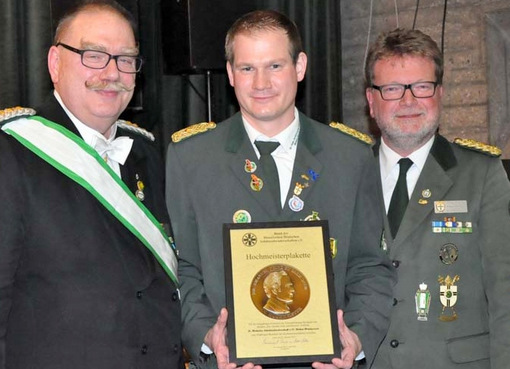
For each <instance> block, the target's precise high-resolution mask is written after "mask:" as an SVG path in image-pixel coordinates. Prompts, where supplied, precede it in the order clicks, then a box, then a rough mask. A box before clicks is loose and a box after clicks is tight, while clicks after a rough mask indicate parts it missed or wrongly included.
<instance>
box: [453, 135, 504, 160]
mask: <svg viewBox="0 0 510 369" xmlns="http://www.w3.org/2000/svg"><path fill="white" fill-rule="evenodd" d="M453 142H454V143H455V144H457V145H459V146H460V147H463V148H465V149H469V150H473V151H478V152H481V153H482V154H485V155H489V156H493V157H498V156H501V153H502V151H501V149H500V148H499V147H497V146H491V145H487V144H484V143H483V142H479V141H475V140H471V139H467V138H456V139H455V140H453Z"/></svg>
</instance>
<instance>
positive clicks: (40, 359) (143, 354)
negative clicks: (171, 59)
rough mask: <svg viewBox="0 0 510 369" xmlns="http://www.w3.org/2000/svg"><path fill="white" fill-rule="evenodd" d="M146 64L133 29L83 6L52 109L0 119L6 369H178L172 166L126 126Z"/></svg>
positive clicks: (60, 56) (101, 0)
mask: <svg viewBox="0 0 510 369" xmlns="http://www.w3.org/2000/svg"><path fill="white" fill-rule="evenodd" d="M141 65H142V59H141V57H140V56H139V51H138V46H137V43H136V41H135V26H134V22H133V19H132V16H131V15H130V14H129V13H128V12H127V11H126V10H125V9H124V8H123V7H121V6H120V5H119V4H118V3H116V2H114V1H109V0H92V1H84V2H80V3H79V4H77V5H76V6H75V7H73V8H72V9H70V10H69V11H68V13H67V14H66V15H64V17H63V18H62V19H61V20H60V22H59V25H58V28H57V31H56V35H55V41H54V44H53V46H51V48H50V49H49V53H48V69H49V72H50V76H51V80H52V82H53V85H54V88H55V89H54V92H53V93H52V95H51V96H50V98H49V99H48V101H47V102H46V103H45V104H44V105H43V106H42V107H41V108H40V109H37V111H36V112H34V111H33V110H32V109H22V108H13V109H6V110H4V111H0V126H1V128H2V132H0V158H1V159H0V178H2V191H0V204H1V207H0V224H1V231H0V368H1V369H6V368H39V369H49V368H52V369H55V368H62V369H64V368H65V369H68V368H75V369H80V368H83V369H85V368H96V369H101V368H104V369H106V368H151V369H157V368H161V369H162V368H179V367H181V366H182V355H181V352H182V349H181V344H180V335H181V332H180V301H179V300H180V297H179V292H178V290H177V283H178V282H177V278H176V265H177V261H176V256H175V252H174V249H173V242H171V239H169V237H168V236H167V232H169V231H170V229H171V228H170V224H169V219H168V215H167V212H166V208H165V202H164V178H163V173H164V172H163V165H162V160H161V158H160V156H159V154H158V152H157V150H156V147H155V146H154V144H153V142H152V141H153V139H154V138H153V136H152V135H151V134H150V133H149V132H146V131H144V130H142V129H139V128H136V127H134V126H132V125H129V124H127V123H125V122H123V121H119V120H118V117H119V115H120V114H121V113H122V112H123V111H124V109H125V108H126V106H127V105H128V103H129V101H130V99H131V97H132V96H133V90H134V87H135V78H136V74H137V73H138V72H139V71H140V68H141ZM165 231H166V232H165Z"/></svg>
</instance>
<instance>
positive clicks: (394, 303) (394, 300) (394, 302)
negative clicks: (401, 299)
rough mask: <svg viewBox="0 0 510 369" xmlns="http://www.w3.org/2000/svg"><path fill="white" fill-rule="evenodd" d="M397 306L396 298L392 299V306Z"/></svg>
mask: <svg viewBox="0 0 510 369" xmlns="http://www.w3.org/2000/svg"><path fill="white" fill-rule="evenodd" d="M397 304H398V300H397V299H396V298H393V306H395V305H397Z"/></svg>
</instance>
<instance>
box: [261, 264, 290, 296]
mask: <svg viewBox="0 0 510 369" xmlns="http://www.w3.org/2000/svg"><path fill="white" fill-rule="evenodd" d="M284 275H287V276H288V274H287V272H285V271H284V270H280V271H278V272H271V273H269V274H268V275H267V276H266V278H265V279H264V292H265V294H266V296H267V297H271V291H272V290H273V288H276V289H278V290H280V289H281V288H282V277H283V276H284Z"/></svg>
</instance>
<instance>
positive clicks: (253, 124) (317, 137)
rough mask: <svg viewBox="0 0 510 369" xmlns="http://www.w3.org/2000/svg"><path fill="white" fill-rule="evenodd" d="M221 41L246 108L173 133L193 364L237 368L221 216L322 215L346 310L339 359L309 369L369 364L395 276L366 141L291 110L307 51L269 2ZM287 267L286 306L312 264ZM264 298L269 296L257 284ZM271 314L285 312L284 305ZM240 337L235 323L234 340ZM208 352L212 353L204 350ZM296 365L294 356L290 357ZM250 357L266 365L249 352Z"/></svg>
mask: <svg viewBox="0 0 510 369" xmlns="http://www.w3.org/2000/svg"><path fill="white" fill-rule="evenodd" d="M225 49H226V59H227V63H226V67H227V72H228V76H229V80H230V84H231V85H232V86H233V87H234V90H235V93H236V96H237V99H238V102H239V105H240V110H241V111H240V112H239V113H237V114H235V115H234V116H232V117H231V118H229V119H227V120H226V121H224V122H221V123H219V124H218V125H216V124H214V123H200V124H198V125H194V126H191V127H188V128H185V129H184V130H182V131H180V132H177V133H176V134H174V135H173V136H172V140H173V143H172V144H170V145H169V148H168V154H167V192H166V194H167V204H168V207H169V212H170V218H171V219H172V224H173V225H174V231H175V238H176V243H177V244H178V245H179V249H180V265H179V278H180V281H181V283H182V284H181V295H182V298H183V304H182V306H183V323H184V326H183V343H184V345H185V347H186V349H187V351H188V352H189V354H190V355H191V358H192V360H193V362H194V363H195V364H196V365H198V366H205V365H209V364H211V365H212V364H216V361H217V363H218V366H219V367H221V368H233V367H235V366H236V363H235V362H229V357H228V349H227V346H226V342H227V337H226V328H225V327H226V322H227V311H226V309H222V308H223V307H224V306H225V303H226V295H227V293H228V292H229V291H226V288H225V268H226V265H224V262H223V237H222V227H223V224H227V223H242V222H244V223H250V222H253V223H255V222H257V223H258V222H275V224H276V225H277V224H278V222H283V221H297V222H300V223H307V222H301V221H307V220H311V221H312V222H309V224H312V223H314V222H313V220H322V221H326V220H327V221H328V222H329V236H330V237H331V239H330V240H329V239H328V243H330V245H331V254H332V269H333V274H334V290H335V295H336V301H334V302H333V306H334V310H335V309H341V310H339V313H338V316H337V315H336V314H335V312H334V311H333V317H334V320H335V321H336V320H337V319H338V326H339V330H340V332H334V336H335V337H337V338H338V334H339V333H340V338H341V343H342V353H341V357H337V358H334V359H333V360H332V364H331V363H330V364H324V363H321V362H318V361H317V362H314V363H313V366H314V367H316V368H319V367H340V368H350V367H352V365H353V363H354V359H355V358H356V357H357V356H358V355H359V354H361V355H360V356H359V357H360V358H362V357H363V355H364V356H365V357H366V360H367V362H368V363H370V362H371V361H372V360H373V357H374V355H375V352H376V350H377V347H378V345H379V343H380V342H381V340H382V339H383V337H384V334H385V332H386V327H387V324H388V314H389V311H390V309H391V303H392V299H391V296H392V293H391V292H392V285H393V282H394V272H393V271H392V268H391V266H390V264H389V261H388V260H387V258H386V257H385V255H384V253H383V252H382V251H381V249H380V239H381V233H382V216H381V214H380V212H378V211H377V209H378V204H377V201H379V200H378V198H377V197H376V196H375V195H376V194H375V193H374V191H373V188H374V186H375V184H376V177H375V174H374V173H373V172H372V173H371V172H369V171H366V170H365V169H366V164H367V163H369V162H370V161H371V152H370V149H369V145H368V144H367V142H362V141H368V142H369V141H370V140H369V139H368V138H367V137H365V136H364V135H363V134H361V133H359V132H355V131H354V130H352V129H349V128H347V127H345V126H343V125H340V124H336V126H337V127H339V128H338V129H335V128H332V127H328V126H327V125H323V124H320V123H318V122H315V121H313V120H312V119H310V118H308V117H306V116H305V115H303V114H302V113H300V112H299V111H298V110H297V109H296V107H295V96H296V91H297V85H298V82H300V81H301V80H303V78H304V76H305V72H306V65H307V56H306V54H305V53H304V52H303V50H302V46H301V40H300V36H299V31H298V30H297V28H296V26H295V24H294V23H293V22H292V21H291V20H289V19H288V18H287V17H286V16H284V15H282V14H280V13H278V12H275V11H268V10H267V11H254V12H251V13H248V14H246V15H244V16H242V17H241V18H239V19H238V20H237V21H236V22H235V23H234V25H233V26H232V27H231V28H230V30H229V32H228V34H227V37H226V46H225ZM268 146H269V147H268ZM271 146H272V147H271ZM280 233H285V232H280ZM273 236H274V237H273ZM273 236H271V237H273V238H274V239H276V238H278V237H280V236H281V237H284V236H282V235H273ZM243 241H245V242H246V245H247V246H251V245H254V244H255V243H256V241H257V240H256V239H255V237H251V235H250V234H247V235H246V239H245V240H243ZM328 252H329V247H328ZM303 254H306V252H303V253H300V254H299V255H303ZM281 269H285V273H287V274H288V275H289V276H290V277H291V278H290V279H291V282H292V283H293V287H292V289H294V290H295V291H294V292H292V293H291V292H290V290H291V288H290V287H289V292H288V296H287V297H286V299H287V303H286V304H288V306H289V305H291V304H296V303H297V301H298V300H299V299H301V298H303V295H304V294H303V293H301V292H300V291H298V289H302V290H304V288H303V286H304V285H306V283H305V282H304V280H305V279H306V278H310V276H313V274H314V265H309V266H308V267H307V268H306V269H305V270H303V269H301V270H297V269H295V268H286V267H285V266H284V267H282V268H281ZM272 272H273V270H272V269H271V268H270V267H268V268H267V271H265V270H260V276H256V277H255V279H254V284H255V285H257V286H262V285H263V281H264V278H265V277H266V275H269V274H270V273H272ZM282 275H283V274H282ZM259 277H260V278H259ZM250 278H251V277H250ZM240 279H241V276H240ZM282 280H284V278H283V277H282ZM255 282H257V283H255ZM248 290H249V289H248ZM246 292H247V293H248V292H249V291H246ZM312 292H313V291H312ZM270 294H271V295H276V294H275V293H270ZM291 295H292V297H291ZM258 297H260V298H262V299H265V298H266V296H265V294H264V291H263V288H262V287H260V292H259V293H258ZM275 297H276V296H275ZM282 300H283V298H282ZM310 301H314V298H313V296H312V297H311V298H310ZM261 306H262V303H261ZM246 309H247V310H246V311H248V309H250V311H251V310H255V309H254V308H253V307H252V306H248V305H247V306H246ZM306 309H309V308H308V307H307V308H306ZM306 309H305V310H306ZM260 310H262V311H264V309H262V308H261V309H260ZM243 311H244V310H243ZM267 313H268V314H269V315H271V314H272V316H273V317H277V316H278V315H280V317H282V318H286V314H281V312H278V313H276V314H274V313H271V312H267ZM307 313H310V310H308V311H307ZM312 313H313V311H312ZM342 313H343V314H342ZM218 314H219V317H218ZM236 314H237V311H236ZM258 314H260V316H262V312H256V316H257V317H258V316H259V315H258ZM302 314H305V312H301V313H300V315H302ZM289 315H292V313H290V314H289ZM316 315H319V314H316ZM264 318H265V317H264ZM316 318H319V317H317V316H316ZM267 319H268V322H269V323H268V324H272V323H271V318H267ZM273 321H276V319H274V320H273ZM270 327H271V326H269V328H268V330H270ZM307 338H308V337H306V336H305V338H304V339H305V340H306V339H307ZM269 340H270V337H268V339H267V341H269ZM233 341H234V332H231V331H229V337H228V342H229V343H231V344H233V343H234V342H233ZM275 341H276V340H275ZM212 353H214V354H215V356H216V358H214V357H212V358H211V355H208V354H212ZM213 356H214V355H213ZM339 356H340V355H339ZM312 361H313V360H311V361H310V362H308V363H306V365H309V364H310V363H311V362H312ZM292 363H295V360H293V359H291V358H289V361H288V362H285V363H284V364H287V365H288V364H292ZM253 364H260V363H259V362H257V359H256V358H254V359H253ZM253 364H252V363H250V362H249V363H248V364H246V367H252V366H253Z"/></svg>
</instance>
